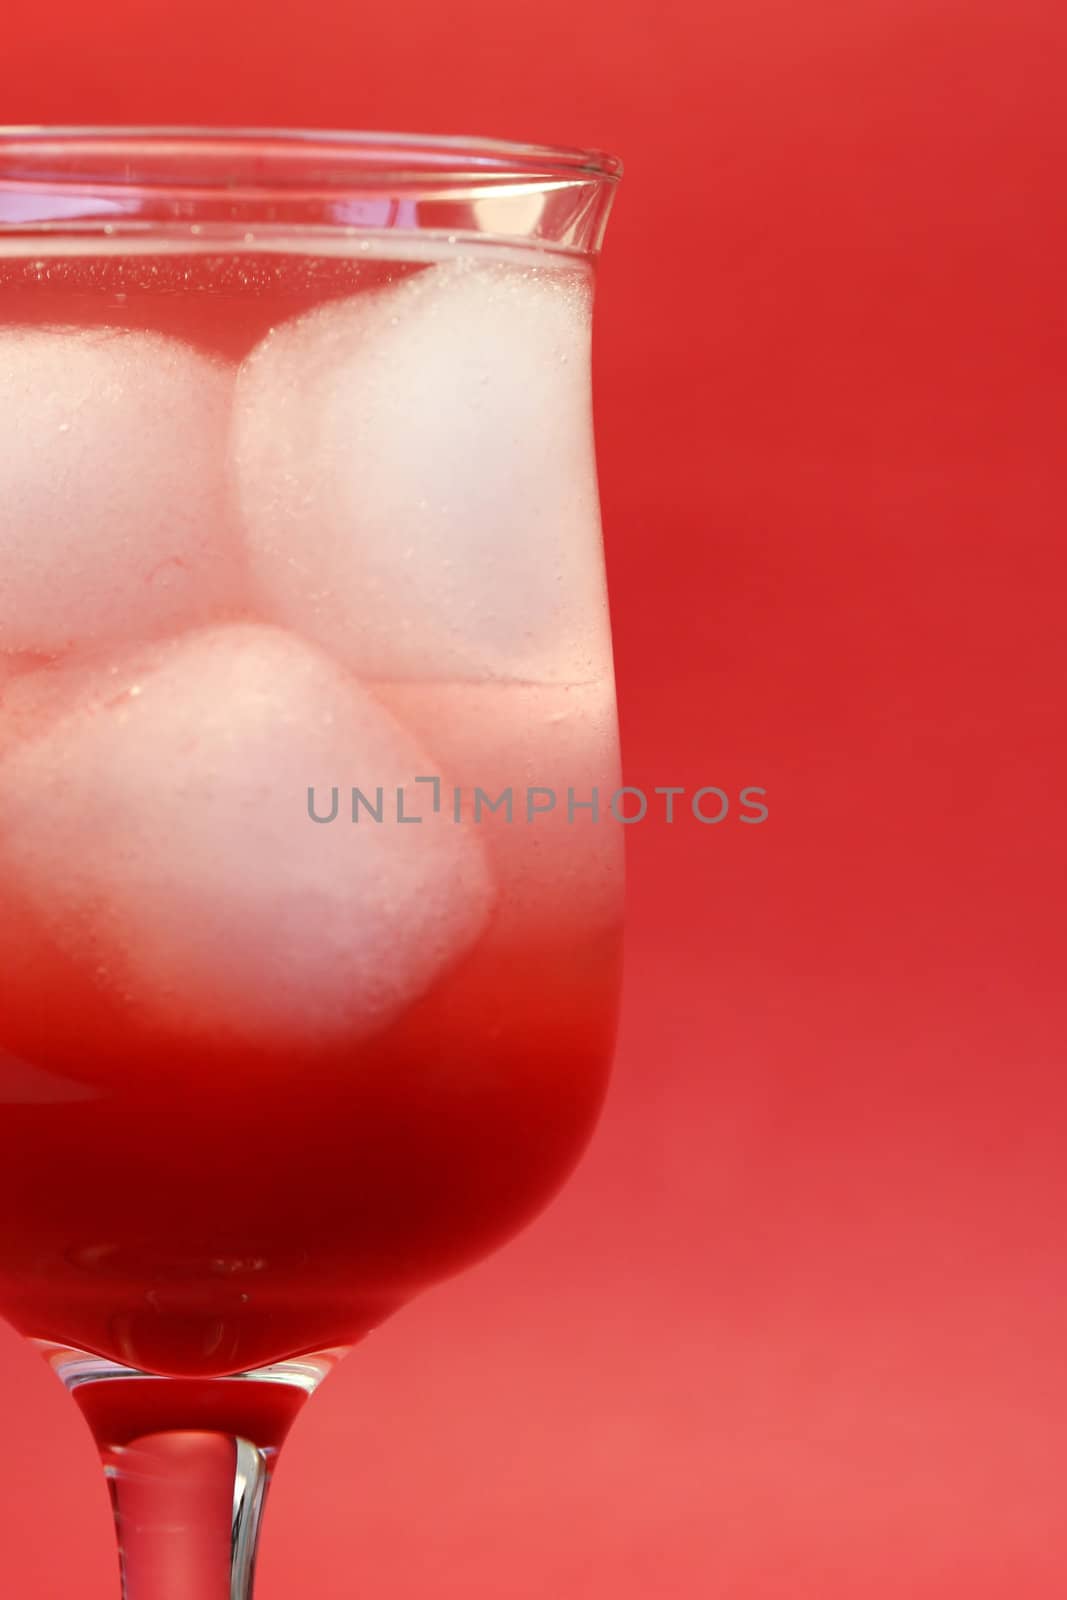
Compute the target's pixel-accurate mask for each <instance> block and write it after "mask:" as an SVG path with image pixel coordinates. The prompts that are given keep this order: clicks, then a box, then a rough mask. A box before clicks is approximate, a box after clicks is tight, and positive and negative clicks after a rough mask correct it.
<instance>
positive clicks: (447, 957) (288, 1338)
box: [0, 240, 621, 1388]
mask: <svg viewBox="0 0 1067 1600" xmlns="http://www.w3.org/2000/svg"><path fill="white" fill-rule="evenodd" d="M362 243H363V244H365V243H366V241H365V240H364V241H362ZM254 246H255V247H254ZM4 248H5V249H6V250H7V254H0V388H2V389H3V402H4V410H5V416H7V415H8V414H11V415H13V416H16V417H17V419H18V420H17V424H16V428H15V437H14V439H13V440H12V439H10V438H9V441H8V444H7V446H6V447H5V446H3V445H0V505H2V507H3V509H0V549H2V550H3V554H4V560H5V562H6V563H7V566H6V569H5V571H4V575H3V579H2V581H3V583H4V584H5V585H6V586H7V596H6V598H5V596H4V593H3V591H2V590H0V1313H2V1314H3V1315H4V1316H6V1317H8V1318H9V1319H10V1320H11V1321H12V1322H13V1323H14V1324H15V1325H16V1326H17V1327H18V1328H20V1329H21V1330H22V1331H24V1332H25V1333H27V1334H29V1335H32V1336H34V1337H37V1338H41V1339H50V1340H54V1341H56V1342H58V1343H61V1344H64V1345H72V1346H76V1347H78V1348H81V1349H84V1350H87V1351H91V1352H96V1353H99V1354H101V1355H104V1356H106V1357H108V1358H110V1359H112V1360H114V1361H117V1362H122V1363H125V1364H128V1365H131V1366H135V1367H140V1368H146V1369H149V1370H151V1371H156V1372H160V1373H167V1374H183V1375H191V1376H211V1375H218V1374H223V1373H232V1372H236V1371H239V1370H243V1369H248V1368H250V1367H255V1366H259V1365H262V1364H264V1363H267V1362H271V1361H275V1360H278V1359H281V1358H283V1357H287V1356H291V1355H293V1354H295V1353H297V1352H301V1351H313V1350H320V1349H325V1348H327V1347H333V1346H339V1345H347V1344H350V1343H351V1342H353V1341H354V1340H355V1339H357V1338H358V1337H359V1336H360V1335H361V1334H362V1333H363V1332H365V1331H366V1330H367V1329H368V1328H369V1327H371V1326H373V1325H374V1324H375V1323H377V1322H378V1321H380V1320H381V1319H382V1318H383V1317H384V1316H386V1315H388V1314H389V1313H390V1312H391V1311H392V1310H394V1309H395V1308H396V1307H397V1306H398V1305H399V1304H401V1303H402V1302H403V1301H404V1300H406V1299H407V1298H409V1297H410V1296H411V1295H412V1294H414V1293H415V1292H417V1291H418V1290H419V1289H421V1288H422V1287H424V1286H425V1285H427V1284H428V1283H430V1282H432V1281H433V1280H434V1279H436V1278H439V1277H441V1276H442V1275H445V1274H447V1273H450V1272H453V1271H455V1270H457V1269H458V1268H460V1267H461V1266H462V1265H464V1264H465V1263H466V1262H469V1261H471V1260H473V1259H474V1258H476V1257H477V1256H479V1255H480V1254H482V1253H484V1252H485V1251H486V1250H488V1249H490V1248H492V1247H493V1246H495V1245H496V1244H498V1243H499V1242H500V1241H502V1240H503V1239H504V1238H505V1237H506V1236H507V1235H509V1234H510V1233H511V1232H513V1231H514V1230H515V1229H516V1228H518V1227H519V1226H520V1225H521V1224H522V1223H523V1222H524V1221H525V1220H526V1219H527V1218H528V1217H530V1216H531V1214H532V1213H533V1212H535V1211H536V1209H537V1208H538V1207H539V1206H541V1205H542V1204H543V1203H544V1201H545V1200H546V1199H547V1198H548V1197H549V1196H550V1195H551V1194H552V1193H553V1192H554V1190H555V1189H556V1188H557V1186H558V1185H559V1183H560V1181H561V1179H562V1178H563V1176H564V1175H565V1173H566V1172H567V1171H568V1169H569V1168H570V1167H571V1165H572V1164H573V1162H574V1161H575V1159H576V1157H577V1155H578V1153H579V1151H580V1149H581V1147H582V1146H583V1144H584V1142H585V1140H586V1137H587V1135H588V1133H589V1131H590V1128H591V1126H592V1124H593V1121H594V1119H595V1117H596V1114H597V1110H598V1107H599V1105H600V1101H601V1097H602V1094H603V1090H604V1084H605V1077H606V1073H607V1069H608V1064H609V1059H610V1053H611V1046H612V1035H613V1029H614V1020H615V1003H616V989H617V983H618V960H619V916H620V875H621V869H620V841H619V839H618V831H619V830H618V827H617V824H616V823H615V822H614V820H613V819H612V816H611V813H610V811H609V808H608V801H609V799H610V796H611V794H612V793H613V791H614V790H615V788H616V787H617V782H618V775H617V767H616V762H617V755H616V743H615V723H614V701H613V691H612V679H611V661H610V646H609V643H608V632H607V622H606V609H605V601H604V594H603V578H602V572H601V567H600V555H599V528H598V524H597V518H596V495H595V480H594V478H593V468H592V446H591V437H590V433H589V422H588V399H587V395H586V393H585V383H586V376H585V374H584V371H583V362H582V360H581V359H580V356H581V345H580V341H581V339H582V338H583V337H584V336H585V329H586V325H587V316H588V282H587V271H586V269H585V268H584V267H583V266H581V265H576V264H575V258H574V257H571V258H569V259H567V258H562V257H559V258H554V257H552V256H551V255H550V254H540V255H537V256H536V257H534V258H532V259H533V260H534V261H535V262H536V264H535V265H531V257H530V255H529V253H526V254H525V255H524V254H523V253H522V252H515V253H512V254H509V253H508V252H506V251H504V250H503V249H499V250H494V249H491V248H488V247H485V246H482V247H481V248H480V249H475V250H472V248H471V246H470V245H468V246H467V247H466V254H465V257H464V259H462V260H461V259H460V258H459V257H458V256H456V255H455V253H454V252H450V251H449V249H448V247H447V246H446V245H445V244H444V243H438V244H437V245H436V246H433V247H432V248H427V247H426V246H425V245H420V247H419V248H420V251H421V253H416V247H415V245H414V244H410V243H409V244H408V245H407V247H406V255H405V257H404V258H402V259H401V258H395V259H394V258H393V257H392V256H391V255H390V254H389V252H388V250H387V247H386V246H385V245H383V244H381V243H380V242H378V243H376V244H375V246H374V248H373V249H372V250H370V251H367V250H365V249H364V250H357V249H356V246H355V244H354V243H353V244H352V246H351V249H347V248H338V247H336V246H335V247H334V248H335V253H333V254H323V253H320V254H312V253H309V251H308V250H307V249H306V248H303V247H299V245H298V244H292V245H284V244H279V243H278V241H275V243H274V246H273V248H271V249H270V250H266V249H262V248H259V247H258V246H256V245H255V241H254V240H253V241H250V243H249V248H248V249H247V250H245V251H244V252H241V251H232V252H229V253H226V254H212V253H211V252H210V251H208V250H206V249H205V250H203V251H200V250H197V251H194V252H191V251H190V249H189V247H188V246H186V247H185V249H186V253H184V254H178V253H170V252H164V251H162V250H161V248H160V247H159V246H158V244H157V246H156V249H155V253H149V252H147V251H146V253H143V254H136V253H131V246H130V244H129V242H128V241H127V242H125V243H124V244H123V246H122V250H121V252H119V251H118V250H117V249H116V250H115V251H111V250H109V249H108V248H107V246H106V245H105V244H104V243H102V242H101V243H99V244H97V245H94V246H92V247H89V246H87V245H85V244H84V243H83V244H82V245H80V246H78V247H77V248H75V247H73V246H72V247H70V248H68V250H67V251H66V253H65V254H63V253H57V254H54V255H45V254H44V253H43V252H42V249H41V244H40V241H39V240H38V241H36V242H35V243H34V244H33V247H32V253H31V249H30V246H29V244H24V243H23V242H22V241H16V242H15V245H14V246H12V245H10V244H9V245H7V246H5V247H4ZM90 249H91V252H92V253H87V252H90ZM575 339H577V340H578V341H579V347H578V348H579V355H578V357H577V358H576V359H575V360H574V362H573V364H572V365H571V366H568V363H567V359H566V357H567V351H568V344H569V343H570V342H572V341H574V340H575ZM449 374H452V375H453V376H451V377H449V376H448V375H449ZM20 430H21V431H20ZM502 519H503V520H502ZM9 575H10V577H9ZM419 778H423V779H428V778H436V779H437V780H438V781H437V783H436V784H432V783H429V782H424V783H422V784H418V783H417V782H416V780H417V779H419ZM335 788H336V790H337V814H336V816H335V818H334V820H333V821H330V822H329V823H324V822H322V821H315V820H313V817H312V815H311V812H312V811H315V810H317V812H318V815H319V816H320V817H322V816H325V815H327V814H328V813H329V811H330V809H331V804H332V791H333V789H335ZM353 788H356V789H358V790H359V791H360V797H359V798H357V799H356V801H355V810H356V815H357V817H358V820H356V821H353V820H351V818H352V804H353V797H352V789H353ZM594 788H596V789H597V790H599V796H598V804H599V814H598V815H597V816H596V817H595V818H594V815H593V813H592V812H591V811H590V810H589V809H581V804H582V802H588V801H589V800H590V798H591V791H592V790H593V789H594ZM309 789H312V790H313V791H314V795H313V799H312V804H311V807H310V809H309V804H308V790H309ZM398 789H400V790H401V791H402V800H401V805H402V808H403V810H404V815H406V816H410V815H418V816H420V817H421V818H422V820H421V822H419V823H417V824H410V823H407V822H405V821H404V820H402V819H401V818H398V816H397V814H396V811H397V807H396V791H397V790H398ZM508 789H510V790H511V795H512V803H511V804H512V815H511V819H510V820H509V819H508V816H507V815H506V810H505V807H504V806H503V805H500V806H499V807H498V809H497V810H495V811H492V810H490V809H489V804H488V802H489V801H499V798H500V796H501V794H502V793H503V792H504V791H505V790H508ZM379 790H380V791H381V794H380V796H379V794H378V791H379ZM477 790H481V791H483V797H482V798H479V797H478V796H477V794H476V791H477ZM569 790H570V791H572V793H571V794H570V796H568V791H569ZM457 791H459V794H460V799H459V801H458V802H457V801H456V799H455V796H456V793H457ZM549 793H551V794H552V796H553V803H552V807H551V809H547V808H548V805H549V802H548V795H549ZM435 798H436V800H437V802H438V806H439V809H438V810H437V811H436V812H435V811H434V800H435ZM569 802H570V803H569ZM375 808H377V810H378V812H379V813H380V820H378V819H376V817H375V815H374V811H375ZM102 1388H106V1386H102Z"/></svg>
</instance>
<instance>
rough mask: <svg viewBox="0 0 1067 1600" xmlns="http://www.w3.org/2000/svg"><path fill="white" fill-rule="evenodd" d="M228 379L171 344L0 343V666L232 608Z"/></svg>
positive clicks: (130, 336) (34, 338)
mask: <svg viewBox="0 0 1067 1600" xmlns="http://www.w3.org/2000/svg"><path fill="white" fill-rule="evenodd" d="M231 394H232V376H231V374H230V371H229V369H228V368H227V367H226V366H225V365H224V364H223V363H222V362H220V361H216V360H212V359H210V358H208V357H206V356H203V355H199V354H197V353H196V352H194V351H193V350H191V349H189V348H188V347H186V346H185V345H184V344H182V343H181V342H180V341H178V340H175V339H168V338H164V337H162V336H160V335H156V334H147V333H130V332H124V331H117V330H113V329H82V330H78V329H74V328H60V327H54V328H17V327H16V328H0V415H2V416H3V419H4V425H3V428H2V429H0V569H2V572H3V581H2V583H0V650H4V651H39V652H45V653H48V652H55V651H61V650H65V649H67V648H69V647H70V646H72V645H79V646H80V645H85V644H89V643H98V642H101V641H108V640H112V639H121V638H129V637H131V636H137V635H152V634H156V633H161V632H164V631H167V630H169V629H172V628H175V627H179V626H183V625H186V624H190V623H199V622H204V621H206V620H208V619H209V618H210V617H211V616H212V615H217V614H218V613H219V612H220V611H221V610H222V609H224V608H225V607H226V606H227V605H228V604H231V603H232V601H233V599H234V594H235V586H236V581H237V574H238V566H239V558H238V545H237V542H236V541H235V540H234V539H233V538H230V537H228V535H227V520H228V513H227V508H226V487H225V472H226V460H225V439H226V430H227V426H228V417H229V406H230V399H231Z"/></svg>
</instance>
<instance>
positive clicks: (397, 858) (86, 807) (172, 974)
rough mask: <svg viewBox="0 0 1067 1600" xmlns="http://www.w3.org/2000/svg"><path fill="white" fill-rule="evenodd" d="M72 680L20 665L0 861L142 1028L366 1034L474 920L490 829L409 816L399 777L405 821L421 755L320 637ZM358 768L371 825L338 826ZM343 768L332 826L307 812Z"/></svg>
mask: <svg viewBox="0 0 1067 1600" xmlns="http://www.w3.org/2000/svg"><path fill="white" fill-rule="evenodd" d="M64 676H65V674H64V673H63V672H62V671H58V672H51V673H49V672H45V673H43V674H42V673H38V674H36V675H34V677H35V680H36V681H35V682H32V683H31V682H30V680H26V685H25V688H24V691H23V694H24V698H25V700H26V703H27V704H26V705H25V706H23V707H22V710H23V712H24V713H25V711H26V709H27V706H29V707H31V708H33V709H32V715H31V716H30V717H29V718H28V720H29V721H30V722H32V723H33V724H34V726H35V727H36V729H37V730H38V731H37V732H36V734H35V735H34V736H31V737H26V738H23V739H21V740H19V741H18V742H16V743H15V745H14V746H13V747H12V748H9V749H8V751H7V754H6V756H5V757H4V758H3V759H0V841H2V842H0V851H2V856H3V860H2V876H3V879H4V881H5V882H6V883H8V884H9V885H10V886H11V889H12V890H13V895H14V900H15V902H16V903H18V902H20V901H21V902H23V903H25V904H26V905H27V906H28V907H29V909H30V913H31V914H32V916H33V917H34V918H35V919H36V920H37V922H38V923H39V924H43V925H44V926H45V927H46V929H47V933H48V936H49V937H50V938H51V939H53V940H54V941H55V943H56V945H57V947H58V948H60V949H62V950H64V951H65V952H66V954H67V955H68V957H70V956H73V957H76V958H79V959H86V960H90V959H91V960H92V961H93V962H94V963H95V966H96V969H97V971H98V973H99V975H100V980H101V982H102V983H104V985H105V986H106V987H107V988H109V989H110V990H112V991H113V992H114V993H115V994H119V995H121V996H122V997H123V998H124V1000H125V1001H126V1002H127V1003H128V1004H129V1006H130V1007H131V1008H132V1011H133V1012H134V1014H135V1015H136V1016H137V1017H138V1018H139V1019H141V1021H144V1020H145V1019H148V1020H150V1021H154V1022H155V1023H157V1024H159V1025H161V1026H162V1027H164V1028H165V1029H166V1030H167V1031H168V1032H171V1033H178V1034H181V1033H182V1032H184V1031H186V1030H187V1029H192V1030H193V1031H194V1032H195V1033H202V1034H205V1035H206V1036H209V1037H216V1038H217V1037H231V1038H233V1039H235V1040H238V1041H241V1040H244V1041H252V1042H256V1041H265V1042H269V1043H274V1044H276V1043H278V1042H282V1043H284V1042H285V1041H286V1040H289V1041H294V1040H299V1041H303V1042H307V1043H309V1044H311V1045H314V1044H316V1043H320V1042H322V1041H324V1040H329V1039H331V1038H337V1039H345V1040H352V1039H359V1038H362V1037H365V1036H367V1035H369V1034H371V1033H373V1032H375V1031H376V1030H378V1029H380V1028H382V1027H383V1026H385V1025H386V1024H387V1023H388V1022H389V1021H390V1020H392V1018H393V1017H395V1016H396V1015H397V1014H398V1013H399V1012H400V1011H401V1010H402V1009H403V1008H404V1007H405V1006H407V1005H409V1004H410V1003H411V1002H412V1000H413V999H415V998H416V997H417V996H418V995H419V994H420V993H422V992H423V991H424V990H425V989H426V988H427V987H428V986H429V985H430V984H431V983H432V982H433V980H434V979H435V977H436V976H437V975H438V974H439V973H441V972H443V971H444V970H445V969H446V968H447V967H448V966H449V965H450V964H452V963H454V962H455V961H456V960H457V959H458V958H459V957H460V956H461V955H463V954H464V952H465V951H466V950H467V949H469V947H470V946H471V945H472V944H473V943H474V941H475V940H476V939H477V937H478V935H479V934H480V932H481V931H482V929H483V927H484V925H485V923H486V920H487V917H488V913H489V908H490V903H491V899H492V890H491V885H490V879H489V874H488V870H487V867H486V862H485V858H484V854H483V851H482V848H481V845H480V843H479V842H478V840H477V839H476V838H475V837H474V836H473V834H472V833H471V831H470V830H468V829H466V828H464V827H457V826H456V825H455V824H454V823H451V822H450V821H449V819H447V818H445V817H438V818H435V817H434V816H433V815H432V814H429V815H427V816H426V818H425V820H424V821H423V822H422V823H417V824H408V825H403V824H398V823H397V821H396V810H395V788H396V786H408V788H409V801H408V803H409V814H415V812H416V809H417V808H416V803H415V802H414V801H413V800H412V798H411V796H412V793H413V792H414V789H413V779H414V777H415V776H417V775H419V774H421V773H423V772H425V771H428V770H432V768H430V767H428V765H427V760H428V758H427V757H426V756H425V754H424V753H423V751H422V750H421V749H420V748H419V746H418V745H417V744H416V742H415V741H414V739H412V738H411V736H410V735H409V734H408V733H406V732H405V730H404V729H403V728H402V727H401V726H400V724H399V723H398V722H397V721H396V720H395V719H394V717H393V716H391V715H390V713H389V712H388V711H386V710H385V708H384V707H383V706H381V705H380V704H379V703H378V702H377V701H376V700H374V699H373V698H372V697H371V696H370V695H369V694H367V693H366V692H365V691H364V690H363V689H361V688H360V687H359V685H357V684H356V683H354V682H353V681H352V680H351V679H350V678H349V677H347V675H346V674H345V673H344V672H343V671H342V670H341V669H340V668H338V667H337V666H336V665H335V664H334V663H333V662H332V661H331V660H329V659H328V658H327V657H325V656H323V655H322V654H321V653H320V652H319V651H318V650H317V649H315V648H314V647H313V646H311V645H308V644H306V643H304V642H302V641H300V640H298V639H295V638H293V637H291V636H290V635H287V634H285V633H284V632H282V631H280V630H278V629H275V628H271V627H265V626H259V625H255V624H231V625H224V626H221V627H217V628H209V629H206V630H204V631H202V632H199V633H191V634H187V635H185V636H183V637H182V638H180V639H177V640H173V641H168V642H166V643H165V644H162V645H156V646H150V647H143V648H142V649H140V650H139V651H136V652H133V653H131V654H129V655H127V656H125V657H124V658H123V659H122V660H120V661H117V662H115V663H113V664H112V665H111V666H110V667H105V668H98V669H96V670H89V671H86V670H85V669H77V668H75V669H71V672H70V692H69V693H68V694H67V695H66V697H65V699H64V696H63V678H64ZM45 680H50V682H47V683H45ZM42 683H45V688H44V689H42V688H41V684H42ZM43 707H47V714H45V715H42V708H43ZM19 713H20V706H19V697H18V696H15V703H14V704H13V706H12V707H11V711H10V714H11V715H13V716H14V717H15V718H16V719H18V718H19ZM353 783H356V784H359V785H360V786H361V787H365V790H366V792H367V794H368V795H369V797H370V798H371V799H372V801H373V800H374V799H375V798H376V793H375V791H376V790H377V788H378V787H381V788H382V789H383V791H384V793H383V796H382V819H383V820H382V822H381V823H375V822H374V821H373V820H371V819H370V818H369V816H368V814H367V813H366V812H364V813H363V814H362V820H361V822H360V823H359V824H358V825H353V824H352V823H351V822H350V821H349V820H348V818H349V816H350V809H349V790H350V787H351V785H352V784H353ZM334 785H337V786H338V787H339V789H340V795H339V806H340V811H339V816H338V819H337V820H336V821H335V822H334V823H332V824H331V825H328V826H327V825H317V824H316V823H314V822H313V821H311V820H310V818H309V815H308V807H307V790H308V787H309V786H315V787H316V789H317V795H318V805H319V808H320V813H321V814H328V811H329V796H330V791H331V789H332V787H333V786H334ZM424 809H427V808H424Z"/></svg>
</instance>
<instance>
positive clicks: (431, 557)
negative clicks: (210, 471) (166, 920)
mask: <svg viewBox="0 0 1067 1600" xmlns="http://www.w3.org/2000/svg"><path fill="white" fill-rule="evenodd" d="M588 347H589V304H588V289H587V287H586V285H585V284H584V282H583V281H582V280H581V279H580V278H579V277H577V276H576V275H567V274H563V273H560V272H559V271H553V270H546V269H540V270H539V269H535V268H530V269H520V268H517V267H514V266H503V265H500V264H494V265H489V266H486V265H481V264H478V263H475V264H472V263H471V262H469V261H468V262H464V263H456V262H453V263H451V264H446V265H439V266H436V267H431V268H429V269H427V270H426V271H424V272H421V273H419V274H417V275H416V276H414V277H412V278H410V279H408V280H406V281H405V282H403V283H402V284H399V285H396V286H394V287H392V288H389V289H384V290H381V291H378V292H374V293H369V294H365V295H363V296H360V297H357V298H354V299H351V300H347V301H342V302H337V303H334V304H332V305H328V306H324V307H320V308H319V309H317V310H315V311H312V312H310V313H309V314H308V315H306V316H303V317H300V318H298V319H297V320H295V321H293V322H290V323H287V324H284V325H283V326H281V327H279V328H278V329H276V330H275V331H274V332H273V333H272V334H271V335H269V336H268V338H267V339H265V340H264V342H263V343H262V344H261V345H260V346H259V347H258V348H257V349H256V350H255V351H253V353H252V355H251V356H250V357H249V358H248V360H247V361H246V363H245V364H244V366H243V367H242V369H241V370H240V372H239V374H238V380H237V390H236V399H235V425H234V459H235V466H236V474H235V476H236V482H237V485H238V490H239V502H240V507H241V510H242V513H243V518H244V524H245V529H246V536H247V541H248V548H249V552H250V560H251V566H252V571H253V575H254V580H255V581H256V582H257V584H258V589H259V593H260V596H261V603H262V605H263V606H264V607H265V609H266V611H267V614H268V615H270V616H271V617H273V618H275V619H277V620H279V621H281V622H284V623H286V624H288V625H289V626H291V627H293V628H295V629H297V630H298V631H299V632H301V633H303V634H305V635H307V636H308V637H309V638H313V639H315V640H317V641H318V642H320V643H321V644H323V645H325V646H326V647H328V648H329V649H330V650H331V651H332V652H334V653H335V654H336V655H337V656H338V657H339V658H341V659H342V660H344V661H346V662H348V663H349V664H350V665H351V666H353V667H354V668H355V669H356V670H357V671H359V672H361V673H364V674H366V675H368V676H372V677H380V678H408V679H421V678H455V679H466V680H470V679H477V678H483V677H494V678H498V679H519V680H528V681H538V682H542V681H550V682H558V681H579V680H583V679H590V678H594V677H597V676H598V675H601V674H602V673H603V672H604V670H605V668H606V666H607V664H608V662H609V661H610V644H609V633H608V619H607V602H606V593H605V585H604V572H603V555H602V549H601V541H600V522H599V510H598V500H597V488H596V476H595V468H594V459H593V441H592V427H591V413H590V397H589V378H588Z"/></svg>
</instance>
